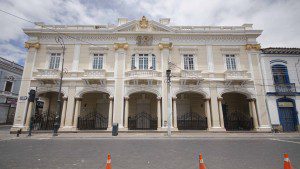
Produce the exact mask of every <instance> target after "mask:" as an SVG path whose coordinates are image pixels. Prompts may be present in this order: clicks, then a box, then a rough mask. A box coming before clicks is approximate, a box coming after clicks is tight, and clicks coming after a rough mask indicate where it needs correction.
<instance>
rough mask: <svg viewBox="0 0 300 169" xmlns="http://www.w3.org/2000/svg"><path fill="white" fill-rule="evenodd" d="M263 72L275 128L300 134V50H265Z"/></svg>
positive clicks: (263, 51)
mask: <svg viewBox="0 0 300 169" xmlns="http://www.w3.org/2000/svg"><path fill="white" fill-rule="evenodd" d="M261 68H262V72H263V74H262V75H263V76H262V77H263V78H264V84H258V85H264V86H265V91H264V92H265V93H266V104H267V108H268V111H269V116H270V121H271V124H272V126H273V128H274V129H275V130H278V131H284V132H293V131H299V130H300V127H299V117H300V115H299V112H300V48H265V49H262V53H261Z"/></svg>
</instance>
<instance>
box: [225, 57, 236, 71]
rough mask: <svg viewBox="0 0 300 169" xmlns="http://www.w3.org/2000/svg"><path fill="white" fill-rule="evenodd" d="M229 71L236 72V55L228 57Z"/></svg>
mask: <svg viewBox="0 0 300 169" xmlns="http://www.w3.org/2000/svg"><path fill="white" fill-rule="evenodd" d="M226 66H227V70H236V62H235V55H226Z"/></svg>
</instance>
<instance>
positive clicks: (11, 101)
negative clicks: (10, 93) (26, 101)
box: [6, 98, 17, 104]
mask: <svg viewBox="0 0 300 169" xmlns="http://www.w3.org/2000/svg"><path fill="white" fill-rule="evenodd" d="M6 103H8V104H16V103H17V99H15V98H7V99H6Z"/></svg>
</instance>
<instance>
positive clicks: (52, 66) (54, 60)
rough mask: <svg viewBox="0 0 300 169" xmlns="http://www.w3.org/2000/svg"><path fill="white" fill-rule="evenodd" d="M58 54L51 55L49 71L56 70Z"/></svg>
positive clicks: (58, 60) (58, 61) (58, 59)
mask: <svg viewBox="0 0 300 169" xmlns="http://www.w3.org/2000/svg"><path fill="white" fill-rule="evenodd" d="M60 55H61V54H60V53H51V56H50V65H49V69H58V68H59V63H60Z"/></svg>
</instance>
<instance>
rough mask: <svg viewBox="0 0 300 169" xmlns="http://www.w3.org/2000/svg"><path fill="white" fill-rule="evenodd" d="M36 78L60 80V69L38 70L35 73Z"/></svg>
mask: <svg viewBox="0 0 300 169" xmlns="http://www.w3.org/2000/svg"><path fill="white" fill-rule="evenodd" d="M34 76H35V77H36V78H59V77H60V70H58V69H37V72H35V73H34Z"/></svg>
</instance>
